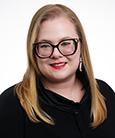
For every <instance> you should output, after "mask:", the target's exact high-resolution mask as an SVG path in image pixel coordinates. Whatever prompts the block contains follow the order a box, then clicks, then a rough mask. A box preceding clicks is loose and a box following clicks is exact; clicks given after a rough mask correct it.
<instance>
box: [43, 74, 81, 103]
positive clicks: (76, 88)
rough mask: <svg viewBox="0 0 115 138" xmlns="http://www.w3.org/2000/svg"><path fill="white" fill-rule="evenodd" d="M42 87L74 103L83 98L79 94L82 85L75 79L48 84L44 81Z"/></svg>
mask: <svg viewBox="0 0 115 138" xmlns="http://www.w3.org/2000/svg"><path fill="white" fill-rule="evenodd" d="M44 86H45V88H47V89H49V90H51V91H53V92H55V93H57V94H59V95H61V96H64V97H66V98H68V99H70V100H73V101H75V102H79V101H80V100H81V98H82V96H83V93H81V89H82V84H81V82H80V81H79V80H78V79H77V78H76V77H74V78H72V79H69V80H66V81H63V82H50V81H49V80H45V79H44Z"/></svg>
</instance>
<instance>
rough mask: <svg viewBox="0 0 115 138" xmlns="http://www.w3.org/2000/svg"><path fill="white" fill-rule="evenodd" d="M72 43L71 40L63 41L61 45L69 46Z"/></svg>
mask: <svg viewBox="0 0 115 138" xmlns="http://www.w3.org/2000/svg"><path fill="white" fill-rule="evenodd" d="M68 45H71V41H64V42H62V43H61V46H68Z"/></svg>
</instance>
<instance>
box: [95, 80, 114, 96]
mask: <svg viewBox="0 0 115 138" xmlns="http://www.w3.org/2000/svg"><path fill="white" fill-rule="evenodd" d="M96 81H97V84H98V86H99V90H100V92H101V93H102V94H103V95H105V96H109V95H113V96H114V97H115V92H114V91H113V89H112V88H111V86H110V85H109V84H108V83H106V82H105V81H103V80H99V79H96Z"/></svg>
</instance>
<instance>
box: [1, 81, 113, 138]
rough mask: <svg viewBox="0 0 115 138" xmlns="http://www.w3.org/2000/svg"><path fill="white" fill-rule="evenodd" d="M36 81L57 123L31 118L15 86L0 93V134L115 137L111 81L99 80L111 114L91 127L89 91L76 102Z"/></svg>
mask: <svg viewBox="0 0 115 138" xmlns="http://www.w3.org/2000/svg"><path fill="white" fill-rule="evenodd" d="M37 83H38V85H39V87H40V89H39V97H38V99H39V102H40V105H41V107H42V108H43V110H44V111H45V112H47V113H48V114H49V115H50V116H51V117H52V118H53V119H54V122H55V125H54V126H52V125H48V124H46V123H44V122H40V123H33V122H31V121H30V120H29V118H28V116H27V115H26V113H25V111H24V110H23V108H22V107H21V105H20V102H19V100H18V98H17V96H16V94H15V89H14V86H12V87H10V88H8V89H7V90H5V91H4V92H3V93H2V94H1V95H0V138H115V93H114V92H113V90H112V89H111V88H110V86H108V84H106V83H105V82H103V81H100V80H98V84H99V87H100V91H101V93H102V94H103V96H104V97H105V99H106V105H107V110H108V112H107V114H108V117H107V119H106V120H105V121H104V123H103V124H101V125H100V126H98V127H97V128H96V129H92V128H91V125H90V123H91V120H90V105H91V103H90V94H89V92H87V91H86V94H85V96H84V97H83V99H82V100H81V102H80V103H74V102H73V101H71V100H69V99H66V98H64V97H62V96H60V95H58V94H56V93H54V92H52V91H49V90H46V89H45V88H44V87H43V85H42V83H41V82H37Z"/></svg>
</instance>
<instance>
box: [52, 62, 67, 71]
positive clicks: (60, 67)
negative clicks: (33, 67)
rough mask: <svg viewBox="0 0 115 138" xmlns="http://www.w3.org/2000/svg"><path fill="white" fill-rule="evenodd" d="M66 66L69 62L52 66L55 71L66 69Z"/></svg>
mask: <svg viewBox="0 0 115 138" xmlns="http://www.w3.org/2000/svg"><path fill="white" fill-rule="evenodd" d="M66 64H67V62H59V63H53V64H50V66H51V67H52V68H53V69H56V70H59V69H62V68H64V67H65V65H66Z"/></svg>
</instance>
